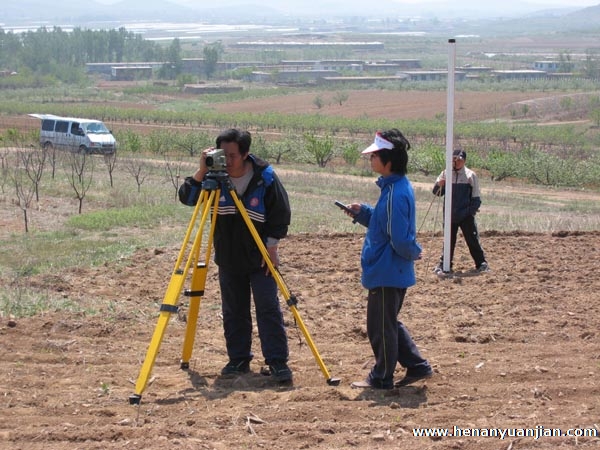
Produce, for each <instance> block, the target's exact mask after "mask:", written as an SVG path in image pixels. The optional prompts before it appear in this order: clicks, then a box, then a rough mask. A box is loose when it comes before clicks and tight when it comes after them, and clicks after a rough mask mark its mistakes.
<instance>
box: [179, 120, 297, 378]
mask: <svg viewBox="0 0 600 450" xmlns="http://www.w3.org/2000/svg"><path fill="white" fill-rule="evenodd" d="M251 143H252V138H251V135H250V133H249V132H248V131H240V130H238V129H228V130H225V131H223V132H221V133H220V134H219V136H218V137H217V139H216V147H215V148H208V149H206V150H204V151H203V152H202V156H201V158H200V166H199V168H198V169H197V170H196V172H195V173H194V175H193V176H191V177H187V178H186V179H185V181H184V183H183V184H182V185H181V186H180V188H179V199H180V201H181V202H182V203H183V204H185V205H188V206H195V205H196V203H197V202H198V199H199V197H200V193H201V191H202V186H203V182H204V180H205V177H206V175H207V174H209V172H211V171H225V172H226V173H227V175H228V177H229V179H230V181H231V183H232V185H233V186H234V187H235V192H236V194H237V196H238V197H239V199H240V200H241V202H242V204H243V205H244V208H245V209H246V210H247V212H248V215H249V217H250V218H251V220H252V223H253V225H254V227H255V228H256V231H257V233H258V234H259V235H260V238H261V240H262V242H263V243H264V244H265V246H266V249H267V252H268V254H269V258H270V260H271V262H272V264H273V266H274V267H275V268H277V267H278V265H279V255H278V252H277V245H278V243H279V240H280V239H282V238H284V237H285V236H286V235H287V231H288V226H289V224H290V218H291V211H290V205H289V200H288V195H287V192H286V190H285V189H284V187H283V185H282V184H281V182H280V180H279V178H278V177H277V175H276V174H275V171H274V170H273V167H272V166H271V165H269V164H268V163H267V162H266V161H263V160H262V159H260V158H258V157H256V156H255V155H252V154H251V153H250V145H251ZM219 150H221V151H219ZM217 211H218V220H216V225H215V231H214V250H215V258H214V260H215V263H216V265H217V266H218V268H219V285H220V288H221V303H222V312H223V328H224V335H225V343H226V347H227V355H228V357H229V362H228V363H227V364H226V365H225V367H223V369H222V370H221V374H222V375H240V374H244V373H247V372H249V371H250V361H251V360H252V358H253V353H252V349H251V347H252V316H251V305H250V297H251V294H252V297H253V298H254V305H255V310H256V322H257V325H258V335H259V338H260V343H261V350H262V354H263V357H264V358H265V363H266V364H267V365H268V366H269V370H268V372H267V373H269V374H270V375H271V377H272V378H273V380H275V381H277V382H280V383H287V382H291V381H292V371H291V370H290V368H289V367H288V365H287V361H288V354H289V353H288V341H287V334H286V330H285V326H284V323H283V315H282V312H281V308H280V306H279V299H278V297H277V283H276V281H275V279H274V278H273V277H272V276H271V273H270V270H269V267H268V265H267V264H266V262H265V260H264V258H263V257H262V254H261V252H260V250H259V248H258V246H257V244H256V242H255V240H254V239H253V236H252V234H251V232H250V230H249V229H248V226H247V225H246V223H245V222H244V219H243V217H242V215H241V214H240V213H239V211H238V210H237V207H236V204H235V202H234V199H233V198H232V195H231V194H230V192H229V191H228V190H222V191H221V194H220V198H219V204H218V209H217Z"/></svg>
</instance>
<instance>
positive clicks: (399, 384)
mask: <svg viewBox="0 0 600 450" xmlns="http://www.w3.org/2000/svg"><path fill="white" fill-rule="evenodd" d="M432 376H433V371H429V372H425V373H423V374H420V375H406V376H405V377H404V378H402V379H401V380H400V381H396V382H395V383H394V386H395V387H403V386H408V385H409V384H413V383H416V382H417V381H419V380H425V379H427V378H431V377H432Z"/></svg>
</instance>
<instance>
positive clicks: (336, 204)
mask: <svg viewBox="0 0 600 450" xmlns="http://www.w3.org/2000/svg"><path fill="white" fill-rule="evenodd" d="M334 203H335V206H337V207H339V208H340V209H343V210H344V211H346V212H347V213H350V214H352V215H353V216H355V215H356V213H355V212H354V211H352V210H351V209H350V208H348V207H347V206H346V205H344V204H343V203H342V202H339V201H337V200H336V201H335V202H334Z"/></svg>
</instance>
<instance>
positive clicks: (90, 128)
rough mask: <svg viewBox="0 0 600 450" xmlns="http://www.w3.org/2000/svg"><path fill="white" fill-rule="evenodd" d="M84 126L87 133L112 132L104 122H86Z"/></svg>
mask: <svg viewBox="0 0 600 450" xmlns="http://www.w3.org/2000/svg"><path fill="white" fill-rule="evenodd" d="M84 127H85V131H86V132H87V133H93V134H110V131H108V128H106V125H104V124H103V123H102V122H92V123H87V124H84Z"/></svg>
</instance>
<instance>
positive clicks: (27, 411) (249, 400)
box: [0, 94, 600, 450]
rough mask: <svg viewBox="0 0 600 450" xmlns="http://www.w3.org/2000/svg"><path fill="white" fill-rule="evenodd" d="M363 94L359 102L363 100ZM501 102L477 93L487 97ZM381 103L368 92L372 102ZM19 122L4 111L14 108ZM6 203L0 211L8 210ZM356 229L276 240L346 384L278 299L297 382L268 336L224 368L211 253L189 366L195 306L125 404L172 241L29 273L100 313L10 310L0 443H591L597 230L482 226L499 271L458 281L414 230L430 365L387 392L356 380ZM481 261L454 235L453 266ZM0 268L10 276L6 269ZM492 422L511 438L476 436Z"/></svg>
mask: <svg viewBox="0 0 600 450" xmlns="http://www.w3.org/2000/svg"><path fill="white" fill-rule="evenodd" d="M440 95H442V94H440ZM311 98H312V97H311ZM354 98H355V97H353V96H352V95H351V96H350V100H349V101H348V108H351V109H352V111H355V110H360V109H361V108H362V109H363V111H367V110H366V106H364V105H363V106H357V105H355V104H354V103H352V102H353V101H354ZM305 100H308V98H307V99H305ZM265 101H266V100H265ZM498 101H499V100H498ZM511 101H512V100H511ZM515 101H516V100H515ZM494 102H495V100H494V101H493V102H492V103H490V104H488V106H484V105H483V103H482V104H481V106H480V108H484V109H488V110H490V109H493V108H494V107H493V105H494ZM287 103H290V102H289V101H288V102H287ZM394 103H395V104H396V107H397V108H399V107H398V104H397V103H398V102H394ZM417 103H419V102H418V101H417V102H415V103H414V104H415V105H417ZM469 105H470V103H467V102H466V101H465V107H466V108H467V109H469V108H470V106H469ZM230 107H235V109H240V105H239V104H238V105H235V106H230ZM254 107H256V105H255V106H254ZM264 107H265V108H277V107H276V106H264ZM223 108H225V106H223ZM296 108H297V109H300V108H301V106H297V107H296ZM415 108H416V106H415ZM439 109H440V107H439V105H438V106H436V107H435V108H431V109H430V111H429V112H428V113H423V114H432V113H433V114H435V113H434V112H433V111H434V110H438V111H439ZM441 109H442V110H443V109H444V108H443V107H442V108H441ZM348 111H349V110H348ZM378 111H379V108H378V107H377V104H375V107H373V109H370V110H368V111H367V114H369V115H373V116H374V115H375V114H378ZM397 111H398V115H400V111H403V112H404V111H410V108H408V107H407V106H406V104H404V105H402V107H401V108H399V109H398V110H397ZM413 111H415V112H414V115H416V114H417V112H416V111H417V110H416V109H414V110H413ZM287 112H289V111H287ZM348 114H351V112H348ZM26 120H30V119H26ZM11 121H12V119H10V118H6V117H3V118H2V122H3V123H19V122H18V121H14V122H11ZM2 206H3V207H2V209H0V218H1V219H3V220H5V219H6V217H7V214H9V212H10V214H13V213H14V210H13V209H11V207H10V204H3V205H2ZM8 222H9V221H5V222H2V223H3V224H8ZM51 223H52V222H51V221H49V222H48V224H49V225H48V226H51ZM3 226H4V225H3ZM5 231H6V230H5ZM362 236H363V235H362V234H361V233H357V234H344V235H326V234H314V235H291V236H289V238H287V239H285V240H284V241H282V243H281V251H280V253H281V259H282V266H281V272H282V275H283V278H284V280H285V282H286V284H287V285H288V287H289V288H290V290H291V291H292V293H294V294H295V295H297V297H298V299H299V304H298V312H299V314H300V316H301V317H302V319H303V321H304V323H305V325H306V327H307V329H308V331H309V333H310V334H311V336H312V339H313V341H314V343H315V345H316V347H317V349H318V351H319V354H320V356H321V357H322V359H323V361H324V363H325V366H326V367H327V369H328V371H329V372H330V374H331V376H332V377H335V378H340V379H341V383H340V384H339V386H330V385H328V384H327V383H326V379H325V376H324V374H323V372H322V371H321V370H320V368H319V366H318V364H317V362H316V360H315V358H314V357H313V354H312V353H311V351H310V349H309V348H308V346H307V345H306V339H304V336H303V334H302V332H301V331H300V330H299V328H298V327H297V326H296V324H295V323H294V320H293V316H292V315H291V313H290V311H289V309H288V308H287V306H286V305H285V304H283V309H284V316H285V319H286V323H287V325H288V334H289V338H290V353H291V354H290V366H291V368H292V369H293V371H294V384H293V386H284V387H282V386H278V385H274V384H272V383H271V382H270V380H269V378H268V377H265V376H263V375H261V374H260V368H261V365H262V364H263V358H262V355H261V353H260V349H259V347H258V337H256V339H255V343H254V349H255V359H254V361H253V362H252V365H251V369H252V370H251V373H249V374H247V375H244V376H241V377H238V378H233V379H231V378H230V379H224V378H222V377H220V376H219V372H220V369H221V368H222V366H223V365H224V364H225V363H226V362H227V357H226V354H225V345H224V340H223V336H222V334H223V333H222V325H221V318H220V302H219V289H218V285H217V283H216V279H215V277H216V268H215V267H214V266H211V270H210V271H209V276H208V280H207V286H206V295H205V297H204V298H203V300H202V304H201V310H200V315H199V319H198V331H197V334H196V341H195V345H194V352H193V355H192V359H191V361H190V370H189V371H182V370H181V369H180V368H179V361H180V357H181V351H182V345H183V342H184V333H185V326H186V323H185V316H186V314H187V313H188V311H187V308H186V306H185V305H184V307H183V308H182V311H181V313H180V314H173V316H172V317H171V320H170V323H169V325H168V327H167V328H166V332H165V334H164V337H163V339H162V347H161V350H160V353H159V354H158V358H157V360H156V362H155V364H154V366H153V370H152V379H151V383H150V384H149V386H148V387H147V389H146V390H145V391H144V392H143V396H142V401H141V404H140V405H139V406H135V405H130V404H129V402H128V399H129V396H130V395H132V394H133V393H134V391H135V386H134V383H135V381H136V379H137V377H138V375H139V373H140V369H141V366H142V363H143V362H144V359H145V355H146V350H147V348H148V345H149V344H150V340H151V338H152V334H153V332H154V330H155V327H156V324H157V314H158V308H159V305H160V303H161V302H162V299H163V296H164V294H165V291H166V288H167V285H168V282H169V279H170V274H171V272H172V270H173V267H174V264H175V259H176V256H177V252H178V250H179V248H146V249H143V250H140V251H139V252H138V253H137V254H135V255H134V256H133V257H132V258H129V259H126V260H120V261H114V262H111V263H108V264H106V265H105V266H103V267H95V268H88V269H77V270H69V271H61V272H56V273H52V274H51V275H45V276H33V277H30V278H29V280H28V282H29V287H31V288H36V289H39V292H40V295H43V294H44V293H46V292H48V291H50V292H52V293H53V294H58V295H62V296H64V297H65V298H70V299H75V300H76V301H78V302H79V304H80V305H81V306H82V309H88V310H90V311H91V310H95V313H89V314H83V313H78V314H74V313H69V312H62V313H46V314H41V315H38V316H35V317H30V318H17V319H14V320H12V319H11V318H9V317H5V316H0V361H1V363H0V399H1V400H0V448H2V449H10V450H13V449H22V450H38V449H39V450H42V449H43V450H59V449H60V450H62V449H86V450H87V449H98V450H100V449H102V450H104V449H120V448H127V449H129V448H143V449H149V450H158V449H243V448H247V449H262V448H268V449H286V450H287V449H313V448H314V449H364V450H367V449H369V450H371V449H417V450H418V449H457V450H458V449H460V450H479V449H502V450H514V449H556V448H598V446H599V445H600V428H599V427H600V401H599V400H598V399H599V398H600V346H599V339H600V334H599V331H598V330H599V329H600V302H599V300H600V294H599V292H600V276H599V275H598V261H600V231H596V232H589V233H578V232H571V233H556V234H555V235H549V234H526V233H520V232H518V231H515V232H513V233H505V234H503V233H497V232H493V231H487V232H485V233H484V234H483V236H482V243H483V246H484V249H485V251H486V253H487V258H488V261H489V263H490V266H491V268H492V271H491V272H490V273H487V274H483V275H481V276H477V277H463V278H454V279H447V280H439V279H438V278H437V277H435V276H434V275H433V274H432V273H431V269H432V267H433V265H434V263H435V261H436V260H437V257H438V255H439V253H440V251H441V243H442V237H441V236H431V235H422V236H420V241H421V243H422V245H423V247H424V250H425V252H424V258H423V260H422V261H419V262H418V264H417V275H418V282H417V285H416V286H414V287H413V288H411V289H410V290H409V293H408V297H407V301H406V303H405V307H404V309H403V311H402V313H401V318H402V320H403V321H404V322H405V323H406V325H407V326H408V328H409V330H411V332H412V334H413V336H414V338H415V341H416V342H417V344H418V346H419V347H420V349H421V351H422V352H423V354H424V355H425V356H426V357H427V358H428V359H429V360H430V362H431V363H432V365H433V366H434V370H435V375H434V377H433V378H431V379H430V380H427V381H426V382H421V383H417V384H415V385H413V386H410V387H405V388H400V389H394V390H392V391H370V390H369V391H359V390H355V389H352V388H351V387H350V383H351V382H352V381H354V380H360V379H363V378H364V377H365V376H366V374H367V372H368V370H369V367H370V365H371V364H372V357H371V350H370V347H369V344H368V340H367V338H366V330H365V314H366V310H365V306H366V302H365V298H366V295H365V294H366V293H365V291H364V290H363V289H362V288H361V286H360V281H359V279H360V265H359V254H360V248H361V244H362ZM471 264H472V263H471V261H470V257H469V256H468V253H467V251H466V247H465V245H464V242H463V241H459V244H458V247H457V254H456V257H455V269H456V270H468V269H470V268H471ZM0 282H2V283H9V282H11V280H10V279H8V277H7V274H0ZM182 301H184V302H185V300H182ZM402 375H403V371H402V370H401V369H400V368H398V372H397V378H400V377H402ZM434 427H435V428H447V429H448V431H449V432H450V433H455V432H456V430H455V429H454V427H459V428H460V429H461V432H462V436H447V437H415V436H414V433H413V430H414V429H417V428H421V429H425V428H434ZM542 427H543V428H542ZM550 428H560V429H561V430H562V432H564V433H567V431H568V430H570V429H576V430H577V431H576V432H575V433H572V434H579V432H581V430H582V429H588V435H589V430H591V431H594V432H595V433H597V435H598V437H581V436H562V437H547V436H542V437H539V439H535V437H531V436H529V437H524V436H522V433H523V432H524V431H523V429H530V430H529V432H532V431H533V432H536V433H537V434H536V436H538V435H540V434H542V435H544V434H545V433H548V432H549V429H550ZM486 431H487V432H489V433H507V434H508V435H505V436H504V439H501V438H499V437H482V436H476V437H473V436H469V435H467V434H468V433H471V434H472V433H475V432H479V434H485V433H486Z"/></svg>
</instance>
